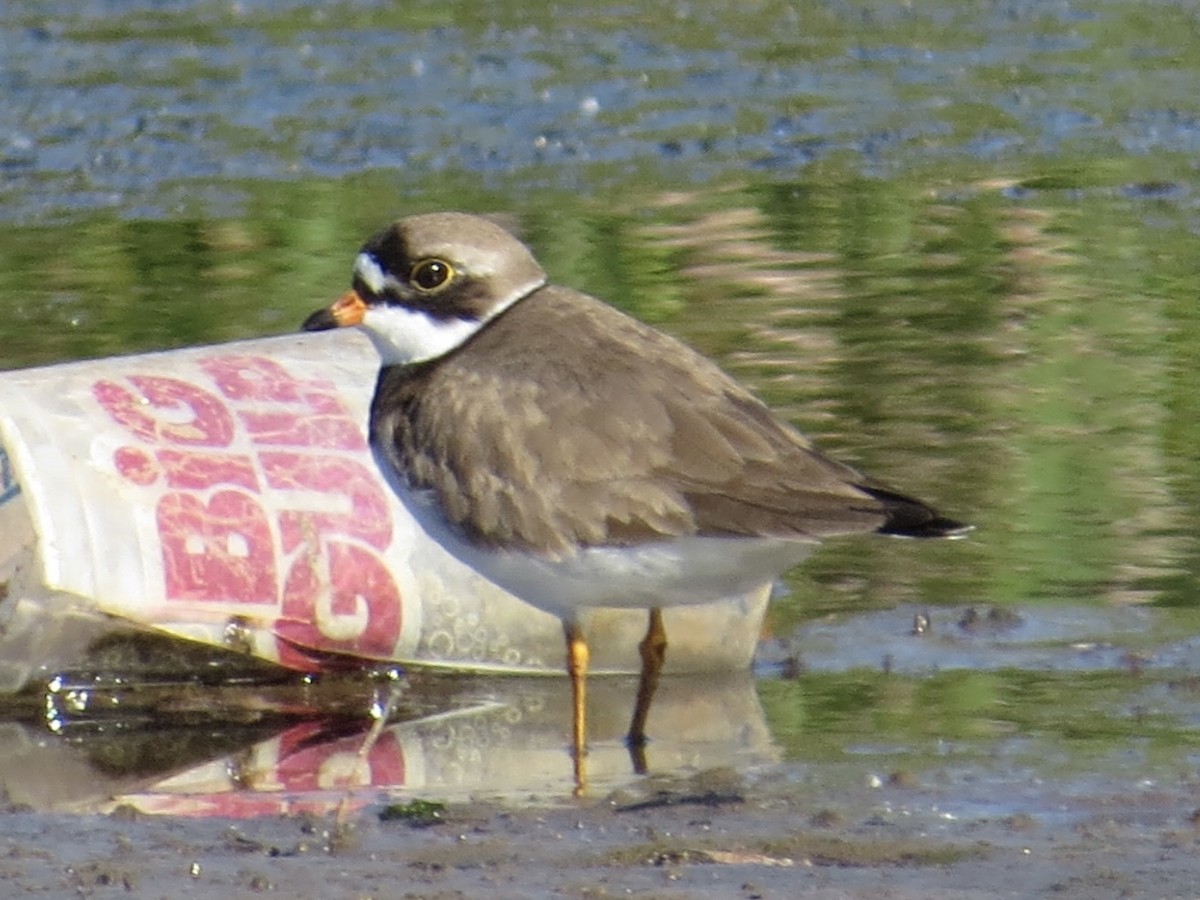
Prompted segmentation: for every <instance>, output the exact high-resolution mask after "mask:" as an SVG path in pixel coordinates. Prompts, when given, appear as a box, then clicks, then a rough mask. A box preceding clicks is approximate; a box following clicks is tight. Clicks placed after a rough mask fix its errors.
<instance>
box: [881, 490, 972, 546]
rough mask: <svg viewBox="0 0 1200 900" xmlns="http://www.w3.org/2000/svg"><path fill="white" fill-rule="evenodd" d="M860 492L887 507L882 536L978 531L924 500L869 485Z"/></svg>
mask: <svg viewBox="0 0 1200 900" xmlns="http://www.w3.org/2000/svg"><path fill="white" fill-rule="evenodd" d="M859 489H860V490H863V491H866V492H867V493H868V494H870V495H871V496H872V497H874V498H875V499H876V500H878V501H879V502H880V503H881V504H882V505H883V512H884V514H885V515H886V516H887V519H886V520H885V521H884V523H883V524H882V525H880V526H879V527H878V528H877V529H875V530H876V532H877V533H879V534H891V535H895V536H897V537H911V538H960V537H964V536H966V535H967V534H968V533H969V532H971V531H973V530H974V529H975V526H974V525H968V524H967V523H965V522H958V521H956V520H954V519H948V518H946V517H945V516H943V515H940V514H939V513H938V512H937V511H936V510H934V509H933V508H932V507H929V506H927V505H925V504H924V503H922V502H921V501H920V500H914V499H913V498H912V497H906V496H904V495H903V494H897V493H896V492H895V491H890V490H888V489H886V488H879V487H868V486H866V485H859Z"/></svg>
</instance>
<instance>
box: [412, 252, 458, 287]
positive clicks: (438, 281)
mask: <svg viewBox="0 0 1200 900" xmlns="http://www.w3.org/2000/svg"><path fill="white" fill-rule="evenodd" d="M453 277H454V266H452V265H450V263H448V262H446V261H445V260H444V259H422V260H419V261H418V262H416V263H413V267H412V269H411V270H410V271H409V273H408V282H409V284H411V285H412V286H413V287H415V288H416V289H417V290H418V291H422V292H425V293H432V292H433V291H436V290H438V289H439V288H442V287H445V286H446V284H448V283H449V281H450V279H451V278H453Z"/></svg>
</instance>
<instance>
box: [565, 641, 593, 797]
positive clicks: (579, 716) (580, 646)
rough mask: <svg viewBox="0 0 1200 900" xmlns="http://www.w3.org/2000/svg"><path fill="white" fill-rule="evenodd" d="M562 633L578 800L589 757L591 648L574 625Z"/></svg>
mask: <svg viewBox="0 0 1200 900" xmlns="http://www.w3.org/2000/svg"><path fill="white" fill-rule="evenodd" d="M563 633H564V634H565V635H566V638H567V674H568V675H570V676H571V706H572V715H573V718H572V720H571V724H572V731H571V737H572V741H571V753H572V756H573V757H574V761H575V796H576V797H579V796H582V795H583V793H584V791H585V790H586V789H587V771H586V767H585V765H584V757H585V756H586V755H587V670H588V645H587V638H586V637H584V636H583V630H582V629H581V628H580V627H579V625H578V624H576V623H575V622H564V623H563Z"/></svg>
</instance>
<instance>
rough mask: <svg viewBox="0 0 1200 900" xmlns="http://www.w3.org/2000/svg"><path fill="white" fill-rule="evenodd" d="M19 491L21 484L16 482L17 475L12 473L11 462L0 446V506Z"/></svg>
mask: <svg viewBox="0 0 1200 900" xmlns="http://www.w3.org/2000/svg"><path fill="white" fill-rule="evenodd" d="M19 493H21V485H19V484H17V476H16V475H15V474H14V473H13V468H12V463H11V462H10V461H9V459H8V454H7V453H6V452H5V450H4V448H3V447H0V506H3V505H4V504H5V503H7V502H8V501H9V500H12V499H13V498H14V497H16V496H17V494H19Z"/></svg>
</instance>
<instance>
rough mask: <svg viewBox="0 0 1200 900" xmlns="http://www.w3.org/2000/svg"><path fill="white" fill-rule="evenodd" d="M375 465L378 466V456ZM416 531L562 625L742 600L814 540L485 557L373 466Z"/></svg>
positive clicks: (714, 540) (685, 542)
mask: <svg viewBox="0 0 1200 900" xmlns="http://www.w3.org/2000/svg"><path fill="white" fill-rule="evenodd" d="M377 461H378V462H380V463H382V462H384V460H383V458H382V457H377ZM380 468H381V470H382V471H383V472H384V475H385V477H386V478H387V481H388V483H389V485H390V486H391V487H392V489H393V490H394V491H395V493H396V495H397V497H399V499H400V502H401V503H402V504H403V505H404V506H405V508H406V509H408V511H409V512H410V513H411V514H412V516H413V517H414V518H415V519H416V520H417V523H418V524H419V525H420V526H421V528H422V529H423V530H424V531H425V532H426V533H427V534H428V535H429V536H430V537H431V538H432V539H433V540H434V541H436V542H437V543H438V544H440V545H441V546H442V547H444V548H445V549H446V550H447V551H448V552H449V553H450V554H451V555H452V556H454V557H455V558H457V559H458V560H459V561H461V562H463V563H464V564H466V565H467V566H469V567H470V568H471V569H473V570H475V571H476V572H478V573H479V574H480V575H482V576H483V577H484V578H487V579H488V580H489V581H492V582H494V583H495V584H497V585H499V586H500V587H502V588H503V589H504V590H506V591H508V592H509V593H511V594H514V595H516V596H517V597H519V598H521V599H522V600H524V601H525V602H527V603H530V604H532V605H534V606H536V607H538V608H539V609H542V610H545V611H546V612H548V613H551V614H553V615H555V616H558V617H559V618H562V619H564V620H570V619H574V618H575V617H576V616H577V614H578V613H579V612H581V611H582V610H585V609H588V608H590V607H618V608H621V607H626V608H641V609H646V608H650V607H665V606H681V605H686V604H695V603H711V602H713V601H716V600H723V599H727V598H729V597H734V596H738V595H743V594H746V593H747V592H749V591H751V590H753V589H755V588H757V587H760V586H761V585H763V584H765V583H767V582H770V581H772V580H774V579H775V578H777V577H778V576H779V575H780V574H781V573H782V572H785V571H787V570H788V569H790V568H791V567H792V566H794V565H796V564H798V563H799V562H801V561H802V560H804V559H805V557H807V556H808V555H809V554H810V553H812V551H813V550H814V549H815V547H816V546H817V542H816V541H800V540H785V539H782V538H718V537H683V538H675V539H672V540H665V541H655V542H652V543H647V544H639V545H635V546H630V547H587V548H583V549H581V550H579V551H578V552H576V553H574V554H572V555H571V556H568V557H566V558H563V559H546V558H543V557H540V556H535V555H531V554H526V553H519V552H513V551H504V550H489V549H485V548H481V547H478V546H476V545H474V544H472V543H471V542H469V541H467V540H466V539H465V538H464V537H463V536H462V534H461V533H460V532H459V531H458V530H457V529H456V528H453V527H451V526H450V525H449V524H448V523H447V522H446V520H445V519H444V518H443V517H442V515H441V512H440V511H439V510H438V508H437V506H436V504H435V503H434V502H433V498H432V496H431V495H429V494H428V493H427V492H414V491H412V490H410V489H409V488H408V486H407V485H405V484H404V483H403V482H402V480H401V479H399V478H397V477H395V476H394V475H393V473H392V472H391V470H390V467H389V466H386V465H381V466H380Z"/></svg>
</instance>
